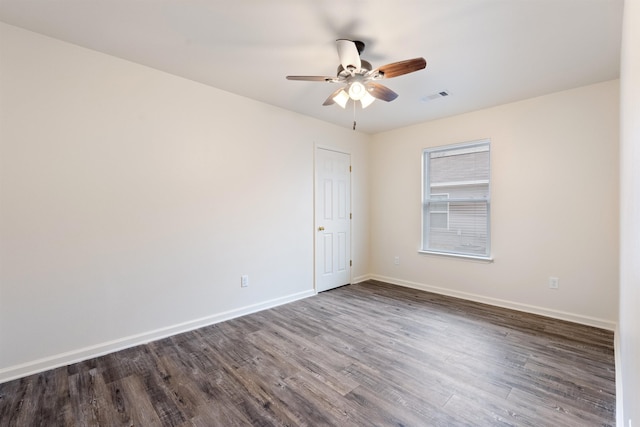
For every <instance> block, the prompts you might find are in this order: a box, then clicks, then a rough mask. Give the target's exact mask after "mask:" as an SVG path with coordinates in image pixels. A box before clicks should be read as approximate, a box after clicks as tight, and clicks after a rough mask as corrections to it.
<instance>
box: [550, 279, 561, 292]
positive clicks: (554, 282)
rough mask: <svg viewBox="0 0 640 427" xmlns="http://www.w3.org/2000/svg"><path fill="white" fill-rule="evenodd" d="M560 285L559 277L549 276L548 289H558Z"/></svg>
mask: <svg viewBox="0 0 640 427" xmlns="http://www.w3.org/2000/svg"><path fill="white" fill-rule="evenodd" d="M559 287H560V279H558V278H557V277H549V289H558V288H559Z"/></svg>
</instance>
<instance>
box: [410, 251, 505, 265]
mask: <svg viewBox="0 0 640 427" xmlns="http://www.w3.org/2000/svg"><path fill="white" fill-rule="evenodd" d="M418 253H419V254H424V255H436V256H442V257H448V258H460V259H467V260H470V261H480V262H486V263H492V262H493V258H492V257H484V256H479V255H464V254H454V253H451V252H436V251H426V250H419V251H418Z"/></svg>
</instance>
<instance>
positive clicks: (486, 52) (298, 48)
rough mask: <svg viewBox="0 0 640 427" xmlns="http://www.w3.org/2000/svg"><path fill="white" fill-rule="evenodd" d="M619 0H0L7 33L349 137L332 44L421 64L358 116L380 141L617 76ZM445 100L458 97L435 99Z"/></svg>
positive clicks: (370, 56) (361, 126)
mask: <svg viewBox="0 0 640 427" xmlns="http://www.w3.org/2000/svg"><path fill="white" fill-rule="evenodd" d="M622 9H623V0H394V1H380V0H362V1H345V0H326V1H323V0H270V1H268V0H233V1H231V0H228V1H221V0H57V1H52V0H0V21H4V22H5V23H8V24H11V25H15V26H19V27H23V28H26V29H28V30H32V31H35V32H38V33H41V34H44V35H47V36H51V37H54V38H57V39H60V40H64V41H67V42H70V43H74V44H77V45H80V46H84V47H87V48H90V49H94V50H97V51H100V52H104V53H107V54H109V55H113V56H116V57H120V58H124V59H127V60H130V61H133V62H136V63H139V64H143V65H146V66H149V67H152V68H155V69H158V70H162V71H165V72H168V73H171V74H175V75H178V76H182V77H185V78H187V79H191V80H195V81H198V82H201V83H204V84H207V85H210V86H213V87H216V88H219V89H222V90H225V91H228V92H232V93H236V94H238V95H242V96H246V97H249V98H253V99H256V100H258V101H262V102H265V103H268V104H271V105H275V106H278V107H281V108H284V109H287V110H291V111H295V112H298V113H301V114H305V115H308V116H311V117H315V118H317V119H320V120H323V121H327V122H331V123H335V124H337V125H339V126H343V127H347V128H351V127H352V124H353V118H354V111H353V108H350V106H347V109H346V110H343V109H341V108H340V107H339V106H337V105H332V106H326V107H324V106H322V103H323V102H324V100H325V99H326V98H327V97H328V96H329V94H330V93H331V92H333V91H334V90H335V89H337V88H338V86H336V84H335V83H324V82H301V81H289V80H286V79H285V76H286V75H290V74H293V75H329V76H333V75H335V73H336V69H337V66H338V63H339V62H338V56H337V52H336V45H335V40H336V39H338V38H347V39H351V40H362V41H364V42H365V45H366V47H365V50H364V52H363V53H362V55H361V56H362V58H363V59H366V60H368V61H369V62H371V63H372V65H373V66H374V67H377V66H381V65H384V64H387V63H390V62H396V61H400V60H404V59H409V58H415V57H420V56H422V57H424V58H426V60H427V67H426V69H424V70H421V71H418V72H415V73H412V74H407V75H404V76H400V77H396V78H393V79H388V80H385V81H382V82H381V83H383V84H385V85H386V86H388V87H389V88H391V89H392V90H394V91H395V92H397V93H398V94H399V97H398V98H397V99H396V100H394V101H393V102H389V103H386V102H384V101H379V100H377V101H376V102H374V103H373V104H372V105H371V106H370V107H368V108H367V109H365V110H361V109H360V108H359V107H358V109H357V110H356V111H355V114H356V120H357V128H358V130H359V131H362V132H366V133H378V132H383V131H387V130H391V129H395V128H398V127H402V126H407V125H410V124H414V123H419V122H424V121H427V120H432V119H436V118H441V117H445V116H450V115H454V114H460V113H463V112H467V111H472V110H477V109H481V108H486V107H490V106H494V105H499V104H503V103H507V102H512V101H516V100H520V99H526V98H530V97H535V96H539V95H543V94H547V93H551V92H556V91H559V90H564V89H569V88H573V87H578V86H583V85H587V84H592V83H597V82H601V81H606V80H611V79H615V78H618V76H619V70H620V64H619V62H620V42H621V27H622ZM443 90H446V91H447V92H449V94H450V95H449V96H447V97H440V98H437V99H429V96H430V95H432V94H435V93H438V92H440V91H443Z"/></svg>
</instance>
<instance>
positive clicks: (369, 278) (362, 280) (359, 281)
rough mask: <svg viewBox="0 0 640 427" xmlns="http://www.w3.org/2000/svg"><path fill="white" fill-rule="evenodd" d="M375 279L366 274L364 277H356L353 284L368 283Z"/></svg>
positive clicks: (352, 281) (352, 280)
mask: <svg viewBox="0 0 640 427" xmlns="http://www.w3.org/2000/svg"><path fill="white" fill-rule="evenodd" d="M372 278H373V277H372V276H371V275H370V274H365V275H363V276H358V277H354V278H353V279H351V283H352V284H356V283H361V282H366V281H367V280H371V279H372Z"/></svg>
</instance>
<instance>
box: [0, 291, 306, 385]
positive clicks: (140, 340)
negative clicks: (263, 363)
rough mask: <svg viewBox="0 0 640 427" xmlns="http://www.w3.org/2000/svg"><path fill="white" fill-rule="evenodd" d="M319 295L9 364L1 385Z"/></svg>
mask: <svg viewBox="0 0 640 427" xmlns="http://www.w3.org/2000/svg"><path fill="white" fill-rule="evenodd" d="M313 295H316V292H315V290H313V289H312V290H308V291H304V292H298V293H296V294H291V295H287V296H284V297H281V298H275V299H272V300H269V301H264V302H261V303H258V304H252V305H248V306H245V307H241V308H238V309H234V310H229V311H225V312H222V313H218V314H214V315H211V316H206V317H202V318H200V319H194V320H190V321H188V322H183V323H179V324H176V325H172V326H168V327H165V328H160V329H156V330H153V331H148V332H144V333H142V334H137V335H131V336H128V337H125V338H121V339H117V340H113V341H109V342H105V343H101V344H97V345H93V346H89V347H84V348H81V349H77V350H72V351H69V352H66V353H61V354H56V355H53V356H49V357H45V358H42V359H38V360H34V361H31V362H27V363H22V364H20V365H15V366H10V367H8V368H3V369H0V384H2V383H4V382H7V381H11V380H15V379H18V378H22V377H25V376H27V375H32V374H37V373H39V372H43V371H47V370H49V369H54V368H59V367H61V366H66V365H70V364H72V363H78V362H82V361H83V360H87V359H92V358H94V357H98V356H104V355H105V354H109V353H113V352H116V351H119V350H124V349H126V348H130V347H135V346H137V345H141V344H147V343H149V342H152V341H157V340H159V339H162V338H167V337H170V336H172V335H177V334H180V333H183V332H188V331H192V330H194V329H198V328H202V327H204V326H209V325H213V324H215V323H220V322H224V321H226V320H231V319H233V318H236V317H240V316H244V315H247V314H251V313H255V312H258V311H262V310H266V309H269V308H273V307H277V306H279V305H282V304H287V303H290V302H293V301H297V300H300V299H304V298H308V297H310V296H313Z"/></svg>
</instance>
